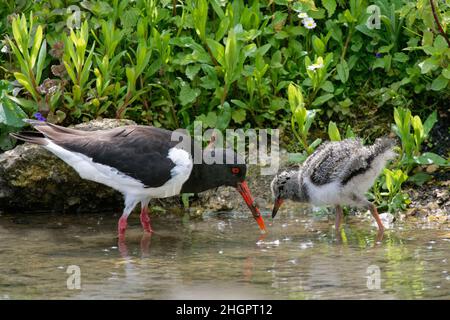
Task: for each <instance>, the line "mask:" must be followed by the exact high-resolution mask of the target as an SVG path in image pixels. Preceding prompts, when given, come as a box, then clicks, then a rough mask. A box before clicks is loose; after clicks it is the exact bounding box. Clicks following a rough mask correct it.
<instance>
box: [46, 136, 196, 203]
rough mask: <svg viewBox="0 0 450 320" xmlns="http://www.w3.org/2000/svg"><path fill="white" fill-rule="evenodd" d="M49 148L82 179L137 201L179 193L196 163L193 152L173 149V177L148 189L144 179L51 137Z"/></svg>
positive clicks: (171, 151) (171, 155)
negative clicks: (95, 160)
mask: <svg viewBox="0 0 450 320" xmlns="http://www.w3.org/2000/svg"><path fill="white" fill-rule="evenodd" d="M45 148H46V149H47V150H49V151H51V152H52V153H54V154H55V155H56V156H58V157H59V158H60V159H61V160H63V161H64V162H66V163H67V164H68V165H70V166H71V167H72V168H73V169H75V171H76V172H78V174H79V175H80V177H81V178H83V179H86V180H91V181H95V182H98V183H101V184H104V185H107V186H109V187H111V188H113V189H115V190H117V191H119V192H121V193H122V194H124V195H125V196H127V197H130V198H134V199H136V200H141V199H150V198H165V197H171V196H174V195H176V194H179V192H180V190H181V187H182V186H183V183H184V182H185V181H186V180H187V179H188V178H189V175H190V173H191V170H192V162H191V161H189V159H190V155H189V154H188V153H187V152H186V151H184V150H180V149H176V150H174V149H175V148H173V149H171V150H170V152H169V155H168V157H169V158H170V159H171V160H172V161H174V163H175V167H174V168H173V169H172V171H171V174H172V178H171V179H170V180H168V181H167V182H166V183H165V184H164V185H162V186H160V187H157V188H146V186H145V185H144V184H143V183H142V182H141V181H139V180H137V179H134V178H132V177H130V176H127V175H126V174H124V173H122V172H120V171H118V170H117V169H115V168H112V167H110V166H107V165H103V164H100V163H96V162H94V161H92V158H89V157H87V156H86V155H84V154H82V153H78V152H72V151H69V150H66V149H64V148H62V147H60V146H58V145H56V144H55V143H53V142H51V141H50V140H48V144H47V145H46V146H45Z"/></svg>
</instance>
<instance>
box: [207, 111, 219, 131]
mask: <svg viewBox="0 0 450 320" xmlns="http://www.w3.org/2000/svg"><path fill="white" fill-rule="evenodd" d="M205 124H206V126H207V127H210V128H214V127H215V126H216V124H217V114H216V113H215V112H213V111H210V112H208V114H207V115H206V117H205Z"/></svg>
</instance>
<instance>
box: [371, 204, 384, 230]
mask: <svg viewBox="0 0 450 320" xmlns="http://www.w3.org/2000/svg"><path fill="white" fill-rule="evenodd" d="M370 213H372V216H373V217H374V218H375V221H376V222H377V224H378V231H379V233H383V231H384V226H383V223H382V222H381V219H380V216H379V215H378V210H377V207H375V206H374V205H373V204H372V205H371V206H370Z"/></svg>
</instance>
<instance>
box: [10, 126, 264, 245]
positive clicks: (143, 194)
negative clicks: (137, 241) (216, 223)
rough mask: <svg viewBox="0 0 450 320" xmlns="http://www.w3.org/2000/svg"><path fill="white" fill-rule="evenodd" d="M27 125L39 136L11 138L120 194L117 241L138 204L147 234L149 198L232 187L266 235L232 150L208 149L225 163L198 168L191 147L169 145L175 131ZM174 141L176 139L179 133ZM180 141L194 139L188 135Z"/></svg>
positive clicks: (31, 134)
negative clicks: (45, 152) (122, 205)
mask: <svg viewBox="0 0 450 320" xmlns="http://www.w3.org/2000/svg"><path fill="white" fill-rule="evenodd" d="M26 122H28V123H29V124H31V125H32V126H33V127H34V128H35V129H36V130H37V131H38V132H23V133H20V134H11V135H12V136H13V137H14V138H16V139H19V140H23V141H27V142H31V143H34V144H38V145H41V146H43V147H44V148H45V149H47V150H49V151H50V152H52V153H54V154H55V155H56V156H57V157H59V158H60V159H62V160H63V161H64V162H66V163H67V164H68V165H70V166H71V167H72V168H74V169H75V171H77V172H78V174H79V175H80V176H81V178H83V179H87V180H92V181H95V182H99V183H102V184H104V185H107V186H109V187H111V188H113V189H115V190H118V191H119V192H121V193H122V194H123V195H124V198H125V208H124V211H123V214H122V216H121V217H120V219H119V223H118V232H119V239H123V238H124V236H125V230H126V228H127V218H128V216H129V215H130V213H131V212H132V210H133V209H134V207H135V206H136V205H137V204H138V203H140V204H141V215H140V219H141V224H142V227H143V228H144V230H145V231H146V232H149V233H151V232H152V228H151V224H150V217H149V215H148V204H149V201H150V199H152V198H165V197H171V196H174V195H177V194H180V193H198V192H202V191H205V190H208V189H211V188H215V187H219V186H233V187H235V188H236V189H237V190H238V191H239V193H240V194H241V195H242V197H243V198H244V201H245V203H246V204H247V206H248V207H249V208H250V210H251V212H252V214H253V217H254V218H255V220H256V222H257V223H258V225H259V227H260V229H261V230H263V231H265V225H264V220H263V218H262V217H261V214H260V211H259V209H258V208H257V206H256V205H255V203H254V200H253V197H252V195H251V193H250V189H249V188H248V186H247V183H246V181H245V175H246V170H247V168H246V165H245V164H242V163H243V162H242V161H238V160H240V159H238V156H237V154H236V153H235V152H234V151H233V150H231V149H221V148H214V149H213V150H212V151H211V150H209V154H210V155H212V156H215V158H214V159H223V161H221V162H222V163H220V161H217V162H216V163H213V164H206V163H205V162H204V161H203V162H202V163H200V164H196V163H194V161H193V157H192V154H193V147H191V149H190V150H189V148H187V149H188V150H185V149H186V148H184V149H183V148H182V147H180V143H179V142H180V140H178V141H172V137H173V135H172V134H173V132H172V131H168V130H165V129H160V128H155V127H150V126H138V125H135V126H124V127H118V128H114V129H107V130H97V131H80V130H75V129H69V128H64V127H60V126H57V125H54V124H51V123H47V122H42V121H36V120H26ZM177 137H179V138H180V133H179V132H177ZM181 138H185V139H190V141H192V139H191V138H190V137H188V136H184V137H181ZM191 146H193V144H191ZM208 163H209V162H208Z"/></svg>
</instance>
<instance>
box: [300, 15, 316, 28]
mask: <svg viewBox="0 0 450 320" xmlns="http://www.w3.org/2000/svg"><path fill="white" fill-rule="evenodd" d="M302 22H303V25H304V26H305V28H306V29H314V28H315V27H316V22H315V21H314V19H313V18H311V17H307V18H304V19H303V21H302Z"/></svg>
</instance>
